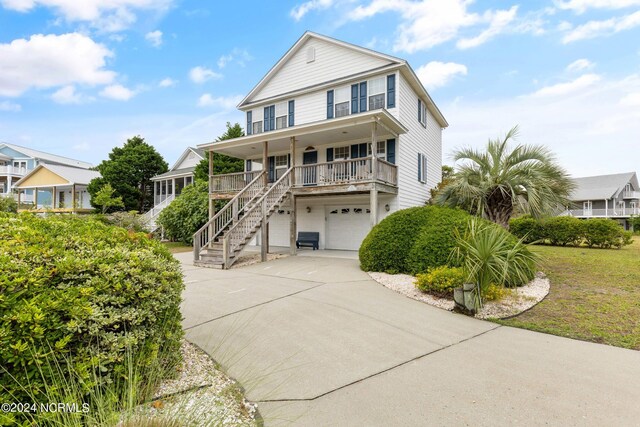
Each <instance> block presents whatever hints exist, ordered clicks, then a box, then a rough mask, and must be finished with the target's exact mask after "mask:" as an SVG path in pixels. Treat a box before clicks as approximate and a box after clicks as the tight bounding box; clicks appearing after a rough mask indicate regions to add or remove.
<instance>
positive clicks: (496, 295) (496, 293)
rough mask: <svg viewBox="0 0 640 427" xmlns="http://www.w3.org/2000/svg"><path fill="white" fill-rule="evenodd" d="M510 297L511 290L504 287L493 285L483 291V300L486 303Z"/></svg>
mask: <svg viewBox="0 0 640 427" xmlns="http://www.w3.org/2000/svg"><path fill="white" fill-rule="evenodd" d="M507 295H509V289H507V288H505V287H504V286H499V285H496V284H494V283H491V284H490V285H489V286H487V288H486V289H485V290H483V291H482V298H483V299H484V300H485V301H499V300H501V299H503V298H504V297H506V296H507Z"/></svg>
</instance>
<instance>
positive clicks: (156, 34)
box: [144, 30, 162, 47]
mask: <svg viewBox="0 0 640 427" xmlns="http://www.w3.org/2000/svg"><path fill="white" fill-rule="evenodd" d="M144 38H145V39H146V40H147V41H148V42H149V43H151V46H153V47H160V46H161V45H162V31H160V30H155V31H150V32H148V33H147V34H145V36H144Z"/></svg>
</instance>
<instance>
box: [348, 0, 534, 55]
mask: <svg viewBox="0 0 640 427" xmlns="http://www.w3.org/2000/svg"><path fill="white" fill-rule="evenodd" d="M472 3H473V2H472V1H469V0H448V1H442V0H424V1H412V0H371V1H370V2H369V3H368V4H367V5H359V6H356V7H355V8H354V9H353V10H351V12H350V13H349V14H348V19H349V20H353V21H360V20H364V19H368V18H372V17H374V16H376V15H379V14H382V13H387V12H395V13H398V14H400V16H401V18H402V19H401V22H400V25H399V26H398V28H397V29H396V35H397V36H396V40H395V43H394V50H396V51H404V52H408V53H413V52H416V51H419V50H424V49H429V48H431V47H433V46H436V45H439V44H441V43H444V42H447V41H450V40H454V39H459V38H460V34H459V32H460V30H462V29H465V28H470V29H480V30H481V31H480V33H479V34H478V35H477V36H475V37H468V38H467V37H465V38H462V39H460V40H459V41H458V48H461V49H464V48H470V47H475V46H479V45H481V44H483V43H485V42H487V41H488V40H490V39H492V38H494V37H496V36H497V35H499V34H501V33H503V32H507V31H508V32H533V33H534V34H540V33H541V32H542V30H541V29H540V26H541V22H540V19H539V17H535V19H533V21H531V22H529V21H528V20H526V19H522V20H520V22H518V23H517V24H516V15H517V11H518V7H517V6H513V7H511V8H510V9H505V10H491V9H487V10H485V11H483V12H482V13H475V12H470V11H469V10H468V7H469V6H470V5H471V4H472ZM510 24H513V25H510ZM483 27H484V29H483Z"/></svg>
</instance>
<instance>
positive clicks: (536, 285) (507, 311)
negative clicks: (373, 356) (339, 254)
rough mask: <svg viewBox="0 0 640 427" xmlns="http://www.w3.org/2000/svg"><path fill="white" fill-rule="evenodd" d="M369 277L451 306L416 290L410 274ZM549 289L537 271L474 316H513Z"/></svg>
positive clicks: (431, 302) (412, 295)
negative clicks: (531, 277) (521, 284)
mask: <svg viewBox="0 0 640 427" xmlns="http://www.w3.org/2000/svg"><path fill="white" fill-rule="evenodd" d="M369 276H371V278H372V279H373V280H375V281H376V282H378V283H380V284H381V285H383V286H385V287H387V288H389V289H391V290H393V291H396V292H398V293H400V294H402V295H405V296H407V297H409V298H413V299H415V300H418V301H422V302H424V303H427V304H429V305H433V306H435V307H438V308H442V309H444V310H449V311H452V310H453V308H454V307H455V303H454V302H453V299H448V298H438V297H435V296H433V295H429V294H426V293H424V292H421V291H420V290H419V289H417V288H416V287H415V285H414V283H415V280H416V278H415V277H414V276H410V275H408V274H387V273H375V272H370V273H369ZM549 288H550V283H549V279H548V278H547V277H546V276H545V275H544V274H543V273H538V274H536V277H535V278H534V279H533V280H532V281H531V282H529V283H527V284H526V285H524V286H520V287H518V288H516V289H513V290H510V294H509V295H508V296H507V297H505V298H503V299H502V300H500V301H487V302H485V304H484V307H482V309H481V310H480V312H478V313H476V315H475V317H477V318H478V319H504V318H506V317H512V316H515V315H517V314H520V313H522V312H524V311H526V310H529V309H530V308H531V307H533V306H535V305H536V304H538V303H539V302H540V301H542V300H543V299H544V298H545V297H546V296H547V295H548V294H549Z"/></svg>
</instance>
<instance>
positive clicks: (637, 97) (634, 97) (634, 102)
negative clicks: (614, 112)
mask: <svg viewBox="0 0 640 427" xmlns="http://www.w3.org/2000/svg"><path fill="white" fill-rule="evenodd" d="M620 105H624V106H626V107H640V92H633V93H630V94H628V95H625V96H624V97H623V98H622V99H621V100H620Z"/></svg>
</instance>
